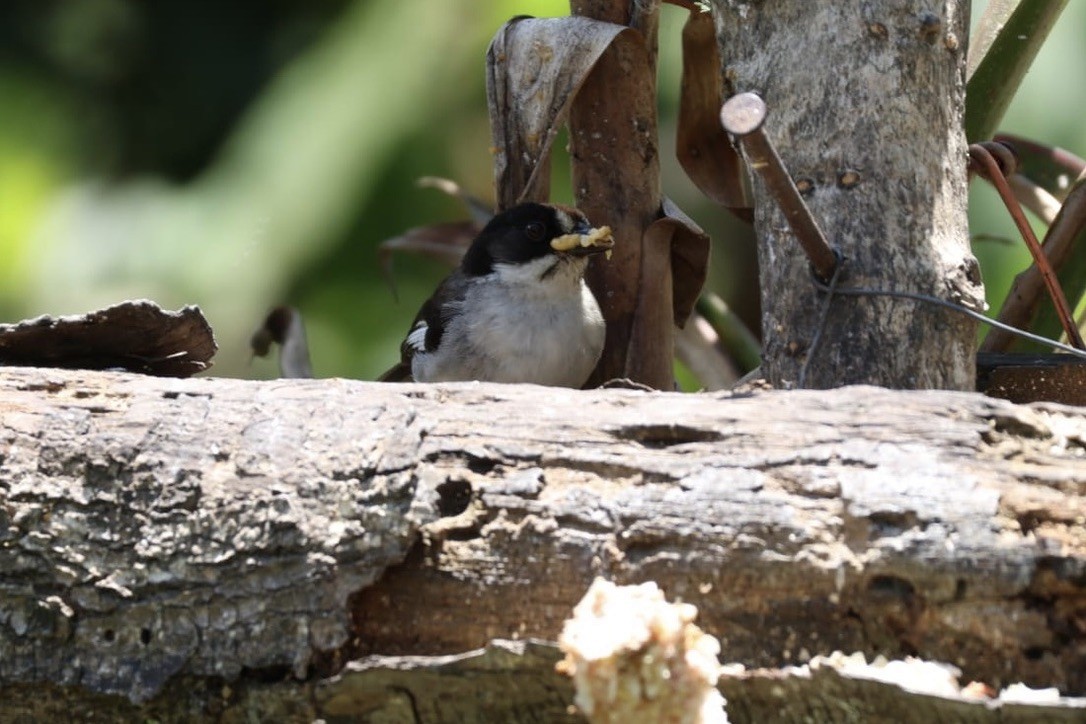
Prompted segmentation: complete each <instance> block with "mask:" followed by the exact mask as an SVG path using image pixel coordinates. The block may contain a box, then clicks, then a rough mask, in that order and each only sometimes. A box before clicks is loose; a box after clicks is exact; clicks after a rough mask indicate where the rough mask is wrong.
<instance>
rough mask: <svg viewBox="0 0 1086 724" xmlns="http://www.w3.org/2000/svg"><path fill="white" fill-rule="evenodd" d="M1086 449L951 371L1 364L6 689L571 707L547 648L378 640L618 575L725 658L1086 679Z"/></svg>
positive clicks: (1074, 682) (318, 709) (480, 623)
mask: <svg viewBox="0 0 1086 724" xmlns="http://www.w3.org/2000/svg"><path fill="white" fill-rule="evenodd" d="M1084 453H1086V415H1084V414H1083V411H1082V410H1080V409H1077V408H1069V407H1061V406H1057V405H1037V406H1031V407H1024V406H1015V405H1012V404H1010V403H1006V402H1003V401H999V400H994V399H989V398H985V397H982V396H979V395H974V394H961V393H951V392H918V393H904V392H893V391H889V390H883V389H876V388H846V389H841V390H835V391H830V392H774V393H761V394H754V395H746V396H736V395H728V394H713V395H678V394H663V393H661V394H646V393H639V392H633V391H624V390H597V391H591V392H578V391H574V390H558V389H546V388H538V387H533V386H515V385H507V386H502V385H481V384H460V385H433V386H426V385H380V384H372V383H359V382H348V381H342V380H332V381H285V380H284V381H275V382H264V383H259V382H246V381H236V380H215V379H194V380H161V379H153V378H148V377H141V376H136V375H126V374H111V373H94V372H67V371H59V370H39V369H11V368H9V369H7V370H5V371H4V372H3V373H2V374H0V682H3V691H0V697H2V698H3V701H5V702H8V704H7V706H21V707H23V708H22V709H19V710H18V711H33V712H37V713H41V712H43V711H45V709H43V707H45V708H48V707H49V706H53V705H54V703H55V702H54V703H50V701H51V697H45V698H43V697H42V696H41V690H42V689H41V687H42V686H43V685H46V684H48V685H49V686H51V687H53V688H51V689H50V690H49V691H51V692H53V693H55V694H56V700H55V701H60V702H65V704H64V706H66V707H72V706H80V707H82V709H81V710H85V711H99V712H101V711H109V712H113V713H116V712H122V713H124V716H125V717H130V718H132V719H139V718H140V717H144V718H146V717H148V716H153V717H154V718H159V716H160V715H162V713H163V712H168V711H171V710H173V709H172V707H180V709H177V710H176V711H182V712H188V713H189V714H191V713H192V712H198V713H200V715H210V714H209V712H210V713H215V712H218V713H220V714H221V713H222V712H224V711H227V712H233V715H234V716H238V717H240V716H253V715H254V712H261V711H263V712H267V711H272V710H274V712H276V713H277V716H278V717H279V718H286V719H294V718H295V717H296V716H297V717H299V720H300V719H304V718H305V717H307V716H308V717H310V718H313V717H316V716H332V715H333V714H334V715H336V716H348V714H349V713H350V712H354V714H355V715H357V716H362V715H364V714H365V711H369V710H366V709H365V707H366V706H377V705H378V703H379V702H385V703H387V705H388V707H389V708H388V710H387V712H386V714H387V715H388V716H392V714H390V713H389V712H395V711H409V710H412V707H414V710H415V711H416V714H415V717H416V719H417V720H420V721H451V720H458V721H471V720H472V718H471V717H468V716H467V715H464V714H463V712H465V711H470V712H475V714H473V715H472V716H474V717H476V719H475V720H486V718H487V717H491V719H492V720H493V717H499V718H504V720H507V721H541V720H543V721H545V720H548V719H547V718H546V717H542V718H541V717H540V715H539V711H537V710H536V709H535V708H533V707H534V704H533V703H532V702H537V703H539V706H540V707H544V708H543V709H542V710H543V711H553V708H546V707H553V705H554V704H555V702H556V701H560V700H563V699H562V697H563V696H564V692H567V691H568V689H566V688H565V684H564V683H563V682H562V681H561V680H560V679H556V678H555V679H553V680H552V679H547V680H546V681H543V682H542V683H540V682H536V681H534V680H533V681H532V682H521V683H520V684H517V685H516V687H520V688H514V685H513V684H511V683H510V679H509V676H513V677H514V680H515V679H516V677H515V673H516V672H517V671H521V673H524V672H525V671H537V672H543V671H546V668H547V667H546V666H545V665H543V664H540V660H541V659H540V658H539V656H538V655H537V653H538V652H537V653H532V652H533V651H537V650H536V649H531V648H530V650H521V652H520V653H519V654H516V655H513V654H508V653H502V651H505V649H501V647H500V646H499V649H501V650H499V651H497V652H496V653H493V654H492V656H497V657H498V660H499V662H498V663H495V662H494V660H493V658H491V659H485V660H479V661H477V662H476V663H472V661H475V660H474V659H471V660H467V659H465V660H463V661H461V660H460V659H456V660H455V661H454V660H433V659H427V660H425V661H423V660H416V659H396V660H395V661H393V660H390V659H387V658H380V657H382V656H386V657H387V656H389V655H392V656H418V655H424V656H438V655H446V654H460V653H463V652H466V651H469V650H471V649H475V648H477V647H481V646H485V645H487V643H488V642H490V641H491V640H493V639H499V638H511V637H512V638H521V639H524V638H529V637H540V638H543V639H548V640H554V639H555V637H556V635H557V632H558V629H559V627H560V625H561V622H562V621H563V619H564V618H565V617H566V616H567V615H568V614H569V612H570V609H571V607H572V606H573V604H574V603H575V602H576V601H577V600H578V599H579V598H580V596H581V595H582V594H583V592H584V590H585V589H586V588H587V586H588V584H589V583H590V582H591V580H592V579H593V577H595V576H605V577H608V578H611V579H613V580H616V581H619V582H640V581H645V580H655V581H657V582H658V583H659V584H660V585H661V587H662V588H663V589H664V590H665V592H666V593H667V594H668V595H669V596H670V597H673V598H677V597H681V598H682V599H683V600H685V601H688V602H691V603H694V604H696V605H697V606H698V608H699V611H700V615H699V620H698V623H699V624H700V625H701V626H702V627H703V628H705V629H706V630H707V631H709V632H710V633H712V634H714V635H716V636H718V637H720V638H721V639H722V643H723V655H722V659H724V660H725V661H739V662H743V663H745V664H747V665H753V666H770V667H778V666H781V665H784V664H792V663H802V662H803V661H805V660H806V659H807V658H808V657H810V656H813V655H815V654H818V653H829V652H831V651H833V650H836V649H841V650H844V651H846V652H850V651H864V652H866V653H867V654H868V655H869V656H871V655H874V654H876V653H882V654H885V655H887V656H891V657H894V656H897V657H900V656H903V655H906V654H910V655H917V656H922V657H925V658H930V659H935V660H943V661H948V662H950V663H953V664H955V665H957V666H959V667H961V668H962V669H963V671H964V675H965V676H966V677H968V678H976V679H980V680H983V681H986V682H987V683H989V684H992V685H996V686H999V685H1003V684H1007V683H1010V682H1013V681H1017V680H1024V681H1026V682H1028V683H1030V684H1032V685H1034V686H1058V687H1060V689H1061V690H1062V691H1064V692H1065V693H1067V692H1070V693H1079V694H1081V693H1083V692H1086V646H1084V644H1083V641H1084V638H1083V636H1082V633H1081V632H1082V630H1083V626H1084V622H1086V530H1084V528H1083V525H1082V522H1083V520H1084V519H1086V499H1084V486H1086V475H1084V473H1083V469H1084V468H1083V465H1084V463H1083V458H1084ZM525 651H526V652H525ZM373 656H377V657H378V658H372V657H373ZM366 657H370V658H366ZM518 657H520V658H518ZM524 657H527V658H524ZM544 659H546V657H544ZM351 661H355V662H356V663H354V664H352V665H351V666H350V667H347V668H346V669H345V668H344V667H345V666H346V665H347V663H348V662H351ZM412 662H413V663H412ZM457 662H460V663H457ZM486 662H490V663H486ZM524 662H527V663H524ZM521 663H523V665H524V668H523V669H518V667H519V666H521ZM435 666H436V667H438V669H440V671H439V672H438V674H440V673H441V671H444V672H445V673H446V674H447V677H446V678H444V679H442V678H441V676H438V675H437V674H435V673H434V667H435ZM412 667H414V668H416V669H417V670H418V671H417V675H416V676H414V677H412V676H411V675H408V674H405V673H403V670H405V669H411V668H412ZM442 667H444V668H442ZM458 667H459V668H458ZM464 667H466V668H464ZM533 667H534V668H533ZM360 668H361V670H363V673H364V672H365V671H369V672H370V674H372V675H373V676H377V674H376V673H373V672H374V671H377V670H380V671H384V672H385V674H384V675H382V676H385V678H381V677H380V676H377V679H367V678H365V676H363V677H362V678H361V679H360V678H359V676H356V675H355V674H357V673H358V671H359V670H360ZM476 670H478V671H480V672H481V671H488V672H490V673H489V674H487V675H486V676H483V675H482V674H479V675H475V674H472V673H471V672H472V671H476ZM395 671H400V672H401V673H398V674H396V673H389V672H395ZM458 671H459V672H461V673H460V674H457V673H456V672H458ZM502 671H506V672H510V671H511V672H513V673H510V674H509V675H508V676H506V675H504V674H501V673H500V672H502ZM337 672H339V673H340V674H341V675H340V676H339V677H334V678H331V679H329V678H327V677H328V676H330V675H333V674H336V673H337ZM352 672H353V673H352ZM465 672H466V673H465ZM378 673H379V671H378ZM292 674H293V676H294V677H305V678H306V682H305V683H298V682H296V681H293V680H292V676H291V675H292ZM367 676H369V674H367ZM532 676H535V674H532ZM539 676H543V674H542V673H540V674H539ZM458 677H459V679H458ZM456 680H467V681H468V683H467V684H464V685H463V686H459V685H454V684H452V683H450V682H453V681H456ZM374 681H377V682H378V683H374ZM442 681H443V682H446V684H447V685H448V686H450V687H452V689H449V690H447V689H445V688H442V687H443V686H445V685H446V684H441V685H439V682H442ZM217 682H218V683H217ZM222 682H225V686H223V684H222ZM366 682H369V683H366ZM380 682H384V683H380ZM537 683H538V684H539V685H538V686H536V684H537ZM755 683H757V682H755ZM729 686H731V687H733V688H730V689H729V688H728V687H729ZM352 687H361V689H356V688H352ZM366 687H371V688H372V687H376V688H377V689H380V691H381V692H383V694H382V695H381V696H377V694H373V693H372V691H371V693H370V694H360V693H358V691H359V690H361V691H370V689H367V688H366ZM533 687H534V688H533ZM540 687H541V688H540ZM749 687H752V688H748V684H747V683H745V680H741V679H733V680H731V683H730V684H729V683H725V688H726V691H727V693H728V696H729V697H730V698H732V699H733V700H739V699H742V697H744V696H745V694H744V692H746V691H750V692H752V693H751V697H752V698H751V700H750V701H751V703H749V707H754V708H753V709H748V710H749V711H753V712H759V711H760V712H762V713H763V714H765V713H766V712H767V711H768V710H767V709H764V708H759V707H765V706H769V704H767V703H766V702H771V700H772V697H771V696H769V695H767V694H766V689H765V682H764V681H762V682H761V683H757V686H755V684H754V683H751V684H749ZM759 687H760V688H759ZM374 690H376V689H374ZM450 690H456V691H459V692H460V693H459V694H457V695H454V694H451V693H450V694H448V697H450V698H449V700H447V701H446V700H443V699H442V698H441V697H442V696H443V695H444V694H442V693H441V692H447V691H450ZM352 692H353V693H352ZM521 692H523V698H522V699H517V698H516V697H518V696H521ZM757 692H760V693H757ZM102 694H112V695H123V696H126V697H130V698H131V699H132V700H133V701H137V702H143V701H146V702H147V703H145V704H140V705H138V706H137V705H133V704H128V703H125V701H124V700H121V699H119V698H116V697H115V696H114V697H103V696H102ZM457 696H459V697H460V698H456V697H457ZM510 696H512V697H513V698H512V699H510V698H509V697H510ZM435 697H436V698H435ZM759 697H760V698H759ZM453 699H455V704H454V702H453ZM435 701H436V702H437V703H435ZM564 701H567V702H568V699H565V700H564ZM352 702H353V703H352ZM442 702H444V703H442ZM540 702H545V703H546V705H545V706H544V703H540ZM758 702H761V703H760V704H759V703H758ZM352 706H353V707H354V708H352ZM382 706H383V704H382ZM35 707H36V708H35ZM261 707H265V708H261ZM266 707H271V708H272V709H267V708H266ZM292 707H296V709H295V708H292ZM427 707H431V708H427ZM433 707H436V709H434V708H433ZM457 707H459V708H457ZM488 707H489V708H488ZM495 707H497V708H495ZM501 707H505V708H504V709H502V708H501ZM518 707H520V708H518ZM499 709H500V711H499ZM980 710H984V706H983V705H980ZM420 711H422V712H431V714H419V713H418V712H420ZM291 712H293V713H291ZM298 712H301V713H298ZM360 712H362V713H360ZM433 712H437V713H433ZM442 712H444V713H442ZM518 712H519V713H518ZM532 712H534V713H532ZM365 715H366V716H368V714H365ZM118 716H119V715H118ZM178 716H180V715H178ZM456 717H460V718H459V719H457V718H456ZM166 718H169V717H166ZM374 720H378V719H374ZM385 720H395V721H398V720H401V719H395V718H393V719H385ZM981 720H983V719H981Z"/></svg>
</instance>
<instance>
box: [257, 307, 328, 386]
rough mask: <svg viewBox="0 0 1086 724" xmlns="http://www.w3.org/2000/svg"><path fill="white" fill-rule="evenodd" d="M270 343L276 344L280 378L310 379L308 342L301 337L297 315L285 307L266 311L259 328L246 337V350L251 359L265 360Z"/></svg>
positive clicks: (293, 310) (302, 324)
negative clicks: (250, 354)
mask: <svg viewBox="0 0 1086 724" xmlns="http://www.w3.org/2000/svg"><path fill="white" fill-rule="evenodd" d="M272 343H275V344H278V345H279V376H280V377H289V378H294V379H298V378H301V379H309V378H312V377H313V365H312V363H311V362H310V359H309V341H308V340H307V338H306V335H305V324H304V323H303V322H302V313H301V312H299V311H298V310H297V309H295V308H294V307H288V306H279V307H276V308H275V309H273V310H271V311H270V312H268V316H266V317H265V318H264V321H263V322H262V323H261V325H260V328H259V329H257V330H256V331H255V332H253V335H252V337H250V338H249V348H250V349H251V350H252V353H253V355H254V356H256V357H266V356H267V355H268V352H270V351H271V346H272Z"/></svg>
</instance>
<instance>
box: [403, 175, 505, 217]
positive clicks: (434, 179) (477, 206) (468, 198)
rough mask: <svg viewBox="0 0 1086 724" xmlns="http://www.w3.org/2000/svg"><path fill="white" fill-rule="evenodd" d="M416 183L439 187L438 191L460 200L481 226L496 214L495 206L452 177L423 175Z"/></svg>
mask: <svg viewBox="0 0 1086 724" xmlns="http://www.w3.org/2000/svg"><path fill="white" fill-rule="evenodd" d="M415 183H416V184H417V185H418V187H419V188H422V189H437V190H438V191H440V192H442V193H444V194H446V195H448V196H452V197H453V198H454V199H457V200H459V201H460V203H462V204H463V205H464V209H465V210H466V211H467V212H468V215H469V216H470V217H471V220H472V221H474V222H475V223H476V224H477V225H478V226H479V228H482V227H484V226H486V222H488V221H490V219H491V218H493V216H494V207H493V206H491V205H490V204H488V203H487V202H485V201H483V200H482V199H480V198H479V197H478V196H475V195H473V194H470V193H468V192H467V191H465V190H464V189H463V188H462V187H461V186H460V184H458V183H456V182H455V181H453V180H452V179H447V178H441V177H440V176H423V177H422V178H420V179H419V180H418V181H416V182H415Z"/></svg>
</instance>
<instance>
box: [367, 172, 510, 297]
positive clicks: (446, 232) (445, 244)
mask: <svg viewBox="0 0 1086 724" xmlns="http://www.w3.org/2000/svg"><path fill="white" fill-rule="evenodd" d="M417 183H418V185H419V187H420V188H424V189H437V190H438V191H442V192H444V193H446V194H448V195H449V196H452V197H453V198H455V199H458V200H459V201H460V202H461V203H462V204H463V205H464V208H465V209H466V210H467V212H468V215H469V216H470V217H471V220H470V221H454V222H451V223H442V224H431V225H430V226H416V227H414V228H413V229H408V230H407V231H405V232H404V233H403V234H400V235H399V236H394V237H392V238H391V239H386V240H385V241H383V242H381V245H380V246H379V247H378V248H377V262H378V264H379V265H380V268H381V275H382V276H384V278H385V281H386V282H388V286H389V287H390V288H391V289H392V296H393V297H397V296H398V295H397V293H396V280H395V278H394V277H393V275H392V255H393V253H394V252H397V251H407V252H410V253H413V254H419V255H421V256H424V257H429V258H431V259H436V260H437V261H439V262H442V263H443V264H446V265H448V266H450V267H455V266H457V265H458V264H459V263H460V259H461V258H462V257H463V256H464V252H465V251H467V248H468V246H470V245H471V242H472V240H473V239H474V238H475V236H476V235H477V234H478V233H479V231H480V230H481V229H482V228H483V227H484V226H486V223H487V222H488V221H490V219H491V217H493V216H494V209H493V208H492V207H491V206H490V204H488V203H486V202H485V201H483V200H482V199H480V198H479V197H477V196H474V195H472V194H470V193H468V192H467V191H465V190H464V189H463V188H461V186H460V184H458V183H456V182H455V181H452V180H450V179H447V178H439V177H437V176H423V177H422V178H420V179H419V180H418V182H417Z"/></svg>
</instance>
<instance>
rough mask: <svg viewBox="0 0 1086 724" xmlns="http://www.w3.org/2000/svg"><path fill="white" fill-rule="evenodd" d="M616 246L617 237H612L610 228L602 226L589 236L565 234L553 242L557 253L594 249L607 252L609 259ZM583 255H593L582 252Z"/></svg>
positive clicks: (553, 247)
mask: <svg viewBox="0 0 1086 724" xmlns="http://www.w3.org/2000/svg"><path fill="white" fill-rule="evenodd" d="M614 245H615V237H613V236H611V227H610V226H601V227H600V228H598V229H592V230H591V231H589V232H588V233H587V234H563V235H562V236H559V237H557V238H555V239H552V240H551V248H552V249H554V250H555V251H572V252H574V253H576V252H577V251H580V250H582V249H592V250H600V251H606V252H607V258H608V259H610V258H611V247H613V246H614ZM581 253H582V254H583V253H591V252H585V251H581Z"/></svg>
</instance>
